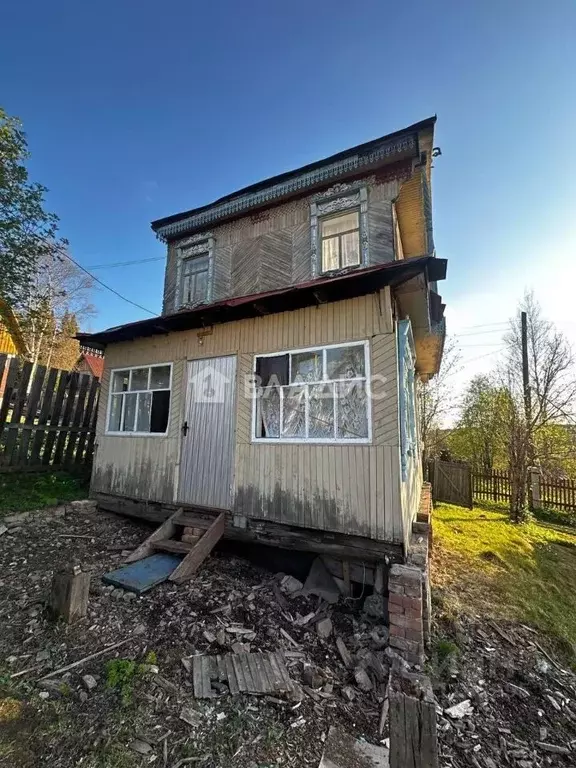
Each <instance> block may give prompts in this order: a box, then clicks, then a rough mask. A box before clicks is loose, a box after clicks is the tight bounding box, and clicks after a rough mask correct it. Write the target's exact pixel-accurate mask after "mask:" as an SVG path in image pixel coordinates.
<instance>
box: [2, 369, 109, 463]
mask: <svg viewBox="0 0 576 768" xmlns="http://www.w3.org/2000/svg"><path fill="white" fill-rule="evenodd" d="M0 382H4V383H5V386H4V391H3V393H2V397H1V400H0V472H10V471H14V470H17V469H26V470H50V469H63V468H72V467H77V468H81V467H82V466H87V465H90V463H91V461H92V454H93V452H94V435H95V428H96V414H97V410H98V394H99V389H100V382H99V381H98V379H95V378H94V377H92V376H89V375H87V374H79V373H70V372H69V371H61V370H58V369H57V368H46V367H45V366H42V365H33V364H32V363H29V362H24V361H22V360H20V359H19V358H15V357H13V358H9V357H7V356H6V355H0Z"/></svg>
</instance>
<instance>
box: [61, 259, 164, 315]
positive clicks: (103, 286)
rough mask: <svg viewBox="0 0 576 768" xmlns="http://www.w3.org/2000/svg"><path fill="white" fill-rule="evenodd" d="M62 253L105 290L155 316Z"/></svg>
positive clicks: (149, 310) (154, 313)
mask: <svg viewBox="0 0 576 768" xmlns="http://www.w3.org/2000/svg"><path fill="white" fill-rule="evenodd" d="M62 253H63V254H64V256H66V258H67V259H69V260H70V261H71V262H72V264H75V265H76V266H77V267H78V269H81V270H82V272H85V273H86V274H87V275H88V276H89V277H91V278H92V280H94V281H95V282H97V283H98V284H99V285H101V286H102V288H106V290H107V291H110V292H111V293H113V294H114V295H115V296H118V298H119V299H122V301H126V302H128V304H132V306H133V307H137V308H138V309H142V310H144V312H148V314H149V315H153V316H156V312H152V310H151V309H147V308H146V307H143V306H142V304H138V303H137V302H135V301H132V299H127V298H126V296H122V294H121V293H118V291H117V290H115V289H114V288H111V287H110V286H109V285H106V283H103V282H102V280H100V278H98V277H96V275H93V274H92V273H91V272H88V270H87V269H86V267H83V266H82V264H78V262H77V261H76V259H73V258H72V256H70V254H68V253H66V251H62Z"/></svg>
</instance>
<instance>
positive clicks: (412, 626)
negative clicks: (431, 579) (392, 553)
mask: <svg viewBox="0 0 576 768" xmlns="http://www.w3.org/2000/svg"><path fill="white" fill-rule="evenodd" d="M422 586H423V584H422V571H421V569H420V568H418V567H417V566H414V565H393V566H392V567H391V568H390V573H389V575H388V593H389V596H388V613H389V617H390V646H391V647H392V648H393V649H394V650H395V651H397V652H399V653H400V655H401V656H402V657H403V658H404V659H406V661H408V662H409V663H410V664H423V663H424V621H423V614H424V605H423V589H422Z"/></svg>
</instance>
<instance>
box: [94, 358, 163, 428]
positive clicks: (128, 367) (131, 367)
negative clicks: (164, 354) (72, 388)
mask: <svg viewBox="0 0 576 768" xmlns="http://www.w3.org/2000/svg"><path fill="white" fill-rule="evenodd" d="M166 366H170V383H169V385H168V390H166V389H165V388H159V389H157V390H154V389H135V390H127V391H126V392H124V393H121V392H113V391H112V380H113V378H114V373H115V372H116V371H135V370H139V369H140V368H166ZM173 370H174V364H173V363H142V364H141V365H126V366H120V367H118V368H111V369H110V377H109V379H108V403H107V407H106V429H105V431H104V434H105V435H110V436H111V437H166V436H167V435H168V433H169V431H170V417H171V415H172V374H173ZM148 380H150V374H148ZM166 391H168V392H170V404H169V405H168V420H167V421H166V430H165V432H117V431H112V430H109V429H108V424H109V421H110V406H111V405H112V395H120V394H132V393H134V394H136V393H138V392H166ZM124 401H125V398H124V397H123V398H122V412H121V414H120V424H122V419H123V418H124Z"/></svg>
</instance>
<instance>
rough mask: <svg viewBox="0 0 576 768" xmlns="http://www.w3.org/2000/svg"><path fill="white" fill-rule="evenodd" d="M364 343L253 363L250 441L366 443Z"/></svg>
mask: <svg viewBox="0 0 576 768" xmlns="http://www.w3.org/2000/svg"><path fill="white" fill-rule="evenodd" d="M368 350H369V348H368V342H363V341H362V342H356V343H353V344H338V345H332V346H329V347H312V348H309V349H299V350H294V351H292V352H282V353H278V354H274V355H261V356H257V357H256V359H255V369H254V373H255V374H256V387H255V396H254V434H253V437H254V440H270V441H274V442H277V441H278V442H282V441H284V442H303V441H304V442H327V443H334V442H345V443H349V442H368V441H369V439H370V408H369V397H368V391H367V382H368V376H369V371H368V369H369V356H368Z"/></svg>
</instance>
